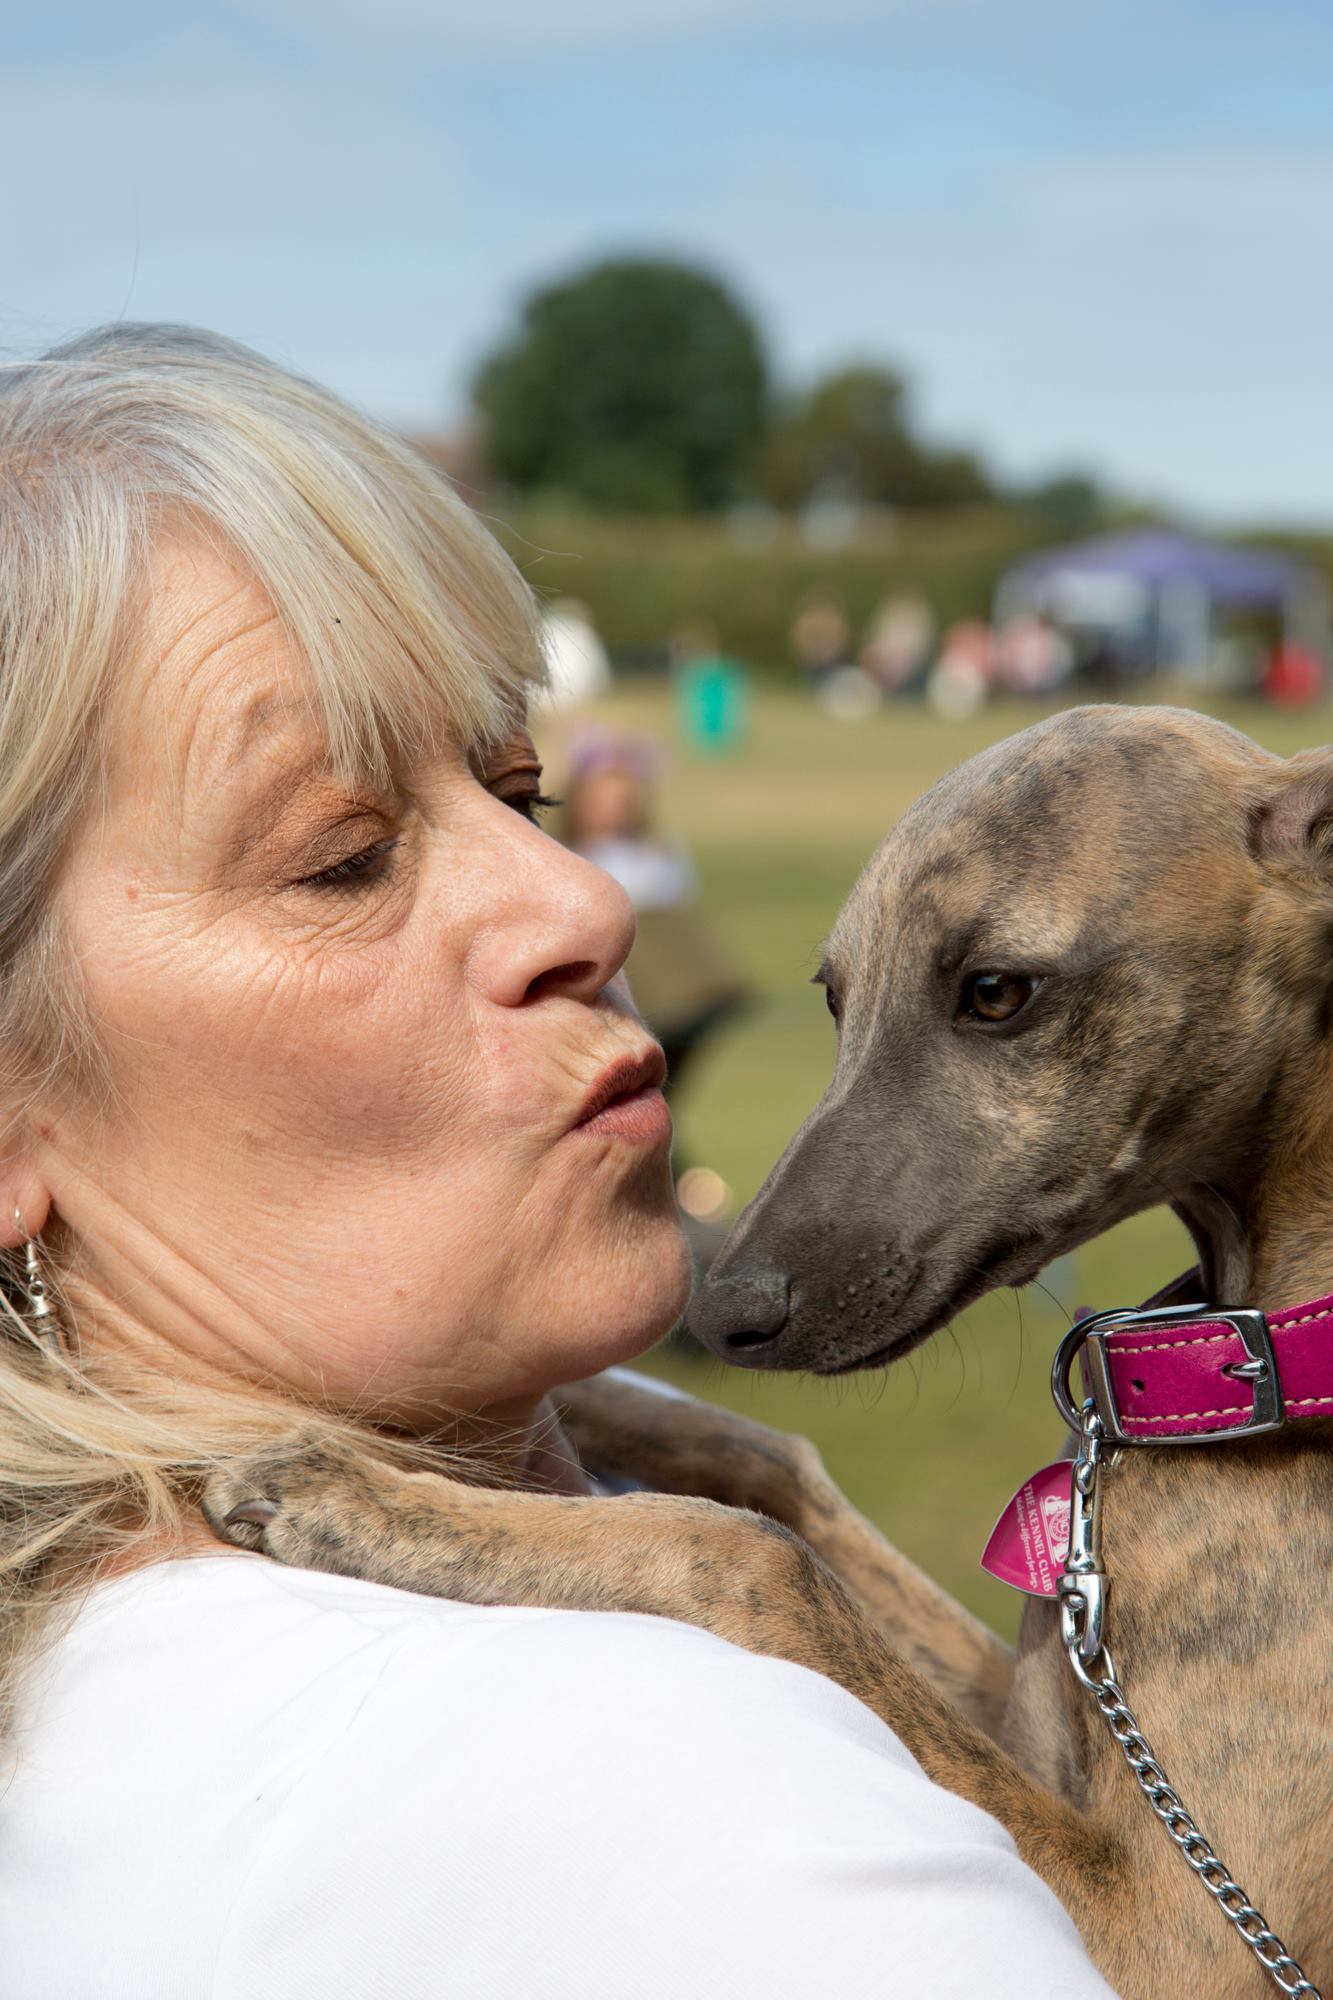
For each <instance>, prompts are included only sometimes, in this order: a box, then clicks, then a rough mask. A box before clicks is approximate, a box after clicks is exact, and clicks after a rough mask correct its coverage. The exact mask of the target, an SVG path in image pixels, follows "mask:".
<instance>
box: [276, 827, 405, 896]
mask: <svg viewBox="0 0 1333 2000" xmlns="http://www.w3.org/2000/svg"><path fill="white" fill-rule="evenodd" d="M401 839H402V836H401V835H400V834H394V835H393V837H392V838H391V839H389V840H377V841H376V842H375V843H374V845H373V846H371V847H363V848H362V849H361V850H360V852H359V853H357V854H349V855H348V856H347V858H346V860H344V861H335V862H334V864H333V866H332V867H331V868H321V869H320V871H319V873H318V875H303V876H302V877H301V879H300V880H299V882H298V883H297V884H296V886H297V888H298V889H359V888H363V887H367V886H368V885H369V884H370V883H372V882H375V881H377V880H378V879H379V878H380V877H382V876H383V875H385V874H387V873H388V870H389V868H390V867H391V866H392V864H391V862H390V861H389V856H390V855H391V854H392V853H393V850H394V848H395V847H398V846H399V845H400V844H401Z"/></svg>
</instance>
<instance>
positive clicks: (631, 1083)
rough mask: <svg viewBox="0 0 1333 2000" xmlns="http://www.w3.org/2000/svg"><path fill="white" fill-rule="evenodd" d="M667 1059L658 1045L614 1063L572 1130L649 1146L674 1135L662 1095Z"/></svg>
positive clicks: (597, 1085)
mask: <svg viewBox="0 0 1333 2000" xmlns="http://www.w3.org/2000/svg"><path fill="white" fill-rule="evenodd" d="M665 1079H666V1058H665V1056H664V1055H663V1054H662V1051H661V1049H660V1048H659V1047H658V1046H657V1044H656V1043H655V1042H650V1043H648V1044H647V1045H646V1046H645V1048H644V1049H643V1051H642V1052H641V1053H640V1054H639V1055H637V1056H621V1057H620V1058H619V1059H618V1060H617V1061H615V1062H613V1063H611V1064H610V1065H609V1066H608V1067H607V1068H606V1069H605V1070H603V1072H602V1074H601V1076H600V1077H599V1078H598V1079H597V1082H596V1083H595V1084H594V1085H593V1087H592V1089H591V1090H590V1091H589V1092H588V1095H587V1096H586V1097H585V1099H584V1100H583V1105H582V1107H581V1109H580V1111H579V1115H578V1117H577V1118H576V1119H575V1121H574V1124H573V1125H572V1126H571V1128H570V1130H571V1132H573V1133H581V1132H593V1133H596V1134H597V1135H598V1136H599V1137H605V1138H619V1139H631V1140H636V1141H637V1142H638V1143H640V1144H650V1143H652V1142H654V1141H657V1140H662V1139H667V1138H669V1137H670V1135H671V1113H670V1111H669V1110H668V1109H667V1103H666V1099H665V1098H664V1097H663V1095H662V1084H663V1083H664V1081H665Z"/></svg>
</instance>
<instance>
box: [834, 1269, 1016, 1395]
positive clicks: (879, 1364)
mask: <svg viewBox="0 0 1333 2000" xmlns="http://www.w3.org/2000/svg"><path fill="white" fill-rule="evenodd" d="M1051 1254H1052V1253H1051V1249H1050V1244H1049V1240H1048V1238H1046V1237H1045V1236H1023V1237H1019V1238H1017V1239H1015V1238H1010V1239H1008V1240H1006V1241H1005V1242H1003V1243H999V1244H997V1245H996V1246H995V1248H994V1249H992V1250H990V1251H988V1252H987V1253H986V1254H985V1255H984V1256H983V1257H982V1258H981V1259H980V1261H979V1262H978V1263H976V1264H975V1265H973V1267H972V1269H971V1270H970V1271H969V1272H968V1274H967V1276H966V1277H964V1278H962V1279H960V1280H959V1281H958V1282H957V1283H956V1284H955V1285H953V1286H952V1287H951V1288H950V1289H948V1290H947V1291H946V1292H945V1293H944V1295H943V1296H942V1298H939V1299H937V1300H936V1301H935V1302H934V1303H933V1304H930V1305H928V1306H926V1308H925V1310H924V1311H923V1312H922V1314H921V1317H920V1319H918V1320H917V1321H916V1323H915V1324H914V1325H910V1326H908V1327H906V1328H903V1327H900V1328H899V1330H898V1331H897V1332H896V1333H894V1335H893V1337H892V1338H891V1339H890V1340H887V1341H885V1342H883V1343H882V1345H880V1346H878V1347H875V1348H872V1349H870V1350H869V1351H868V1352H866V1353H865V1354H861V1355H854V1356H852V1357H851V1358H850V1359H848V1358H847V1357H846V1356H845V1355H840V1356H839V1357H838V1358H837V1359H836V1360H830V1361H829V1362H828V1364H827V1365H822V1364H821V1363H820V1362H819V1361H818V1360H817V1359H816V1360H815V1361H814V1362H812V1363H811V1373H812V1374H815V1375H824V1376H834V1375H860V1374H864V1373H866V1372H867V1371H868V1370H870V1369H874V1368H887V1367H889V1366H890V1364H891V1363H892V1362H894V1361H901V1360H902V1358H903V1357H904V1355H907V1354H911V1353H912V1352H913V1351H914V1350H915V1349H916V1348H918V1347H922V1346H924V1345H925V1343H926V1341H928V1340H929V1339H930V1338H931V1336H932V1335H933V1334H936V1333H938V1332H939V1330H940V1328H941V1327H944V1326H947V1325H948V1324H949V1322H950V1320H952V1319H956V1318H957V1316H958V1314H959V1313H960V1312H963V1311H965V1310H966V1308H967V1307H968V1306H970V1305H975V1303H976V1301H977V1300H978V1299H980V1298H984V1297H985V1295H986V1293H987V1292H992V1291H996V1290H998V1289H1000V1288H1001V1287H1007V1286H1019V1285H1029V1284H1031V1283H1032V1280H1033V1279H1034V1278H1036V1277H1037V1276H1039V1274H1040V1273H1041V1271H1042V1269H1043V1268H1044V1266H1045V1265H1046V1264H1047V1263H1049V1261H1050V1258H1051ZM920 1282H921V1280H920V1276H918V1279H917V1283H916V1284H914V1285H913V1286H912V1288H911V1290H910V1291H909V1292H908V1294H907V1297H906V1298H905V1299H904V1301H903V1305H904V1307H907V1308H910V1306H911V1304H912V1293H913V1292H914V1291H917V1290H918V1288H919V1286H920Z"/></svg>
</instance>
